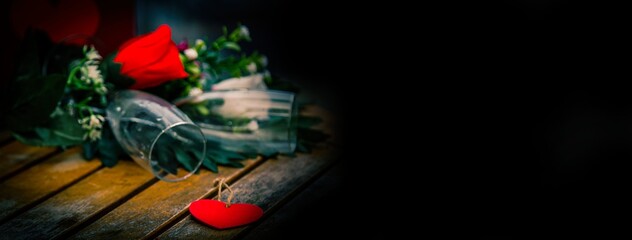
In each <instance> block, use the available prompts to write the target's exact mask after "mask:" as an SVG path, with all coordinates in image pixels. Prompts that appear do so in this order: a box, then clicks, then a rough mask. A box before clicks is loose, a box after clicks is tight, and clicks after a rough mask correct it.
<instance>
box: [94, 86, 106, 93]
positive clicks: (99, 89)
mask: <svg viewBox="0 0 632 240" xmlns="http://www.w3.org/2000/svg"><path fill="white" fill-rule="evenodd" d="M96 91H97V93H98V94H101V95H103V94H106V93H108V88H106V87H105V86H103V85H101V86H100V87H97V88H96Z"/></svg>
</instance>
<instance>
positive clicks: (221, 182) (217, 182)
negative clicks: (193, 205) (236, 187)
mask: <svg viewBox="0 0 632 240" xmlns="http://www.w3.org/2000/svg"><path fill="white" fill-rule="evenodd" d="M226 181H228V180H227V179H226V178H216V179H215V180H214V181H213V185H214V186H215V185H219V187H218V189H217V200H219V201H222V186H226V189H228V191H229V192H230V195H228V199H227V200H226V207H227V208H228V207H230V203H231V202H232V201H233V195H234V193H233V189H232V188H230V186H228V184H226Z"/></svg>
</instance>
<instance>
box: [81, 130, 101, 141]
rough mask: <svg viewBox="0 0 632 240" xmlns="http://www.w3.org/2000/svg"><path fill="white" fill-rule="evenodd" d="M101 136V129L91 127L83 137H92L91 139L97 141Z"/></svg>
mask: <svg viewBox="0 0 632 240" xmlns="http://www.w3.org/2000/svg"><path fill="white" fill-rule="evenodd" d="M100 138H101V129H90V131H88V132H87V133H85V134H84V135H83V139H84V140H85V139H90V140H91V141H96V140H98V139H100Z"/></svg>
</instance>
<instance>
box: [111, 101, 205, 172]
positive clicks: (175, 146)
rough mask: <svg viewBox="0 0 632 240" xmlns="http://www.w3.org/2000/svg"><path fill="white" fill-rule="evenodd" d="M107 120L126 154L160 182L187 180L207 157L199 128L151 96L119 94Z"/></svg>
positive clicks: (176, 109)
mask: <svg viewBox="0 0 632 240" xmlns="http://www.w3.org/2000/svg"><path fill="white" fill-rule="evenodd" d="M107 118H108V121H109V123H110V126H111V127H112V132H113V133H114V136H115V137H116V139H117V140H118V142H119V143H120V144H121V146H122V147H123V149H124V150H125V151H126V152H127V154H129V155H130V156H131V157H132V159H134V161H136V163H138V164H140V165H141V166H142V167H144V168H145V169H147V170H149V171H151V172H152V173H153V174H154V175H155V176H156V177H158V178H159V179H161V180H164V181H168V182H175V181H180V180H184V179H186V178H188V177H189V176H191V175H192V174H193V173H194V172H196V171H197V170H198V169H199V168H200V165H202V161H203V160H204V157H205V156H206V139H205V137H204V134H203V133H202V131H201V129H200V127H198V126H197V125H196V124H195V123H193V121H191V119H189V117H188V116H187V115H186V114H184V113H183V112H182V111H180V110H179V109H178V108H176V107H175V106H173V105H172V104H170V103H169V102H167V101H165V100H163V99H161V98H159V97H156V96H154V95H151V94H148V93H144V92H141V91H135V90H124V91H119V92H117V93H115V94H114V97H113V99H112V101H111V102H110V104H109V106H108V108H107Z"/></svg>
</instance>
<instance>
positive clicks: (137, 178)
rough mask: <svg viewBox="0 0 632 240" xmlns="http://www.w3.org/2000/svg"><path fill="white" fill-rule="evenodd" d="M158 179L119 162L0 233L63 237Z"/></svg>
mask: <svg viewBox="0 0 632 240" xmlns="http://www.w3.org/2000/svg"><path fill="white" fill-rule="evenodd" d="M154 179H155V180H154ZM156 181H158V179H157V178H154V176H153V175H152V174H151V173H150V172H149V171H147V170H145V169H143V168H141V167H140V166H139V165H138V164H136V163H134V162H131V161H120V162H119V163H118V164H117V165H116V166H115V167H113V168H102V169H100V170H99V171H97V172H95V173H94V174H92V175H90V176H89V177H87V178H85V179H83V180H81V181H79V182H78V183H76V184H74V185H73V186H71V187H69V188H68V189H66V190H64V191H62V192H60V193H59V194H57V195H55V196H53V197H51V198H49V199H48V200H46V201H44V202H42V203H41V204H38V205H37V206H35V207H34V208H32V209H30V210H28V211H26V212H24V213H22V214H20V215H18V216H17V217H15V218H13V219H11V220H10V221H8V222H6V223H4V224H3V225H0V234H1V235H2V238H7V239H43V238H51V237H62V236H63V235H65V233H67V232H72V231H73V230H74V229H76V228H77V227H79V226H81V225H82V224H83V223H84V222H85V221H89V220H90V219H92V218H95V217H97V216H98V215H99V213H100V212H102V211H107V210H110V209H111V208H113V207H114V206H115V205H117V203H119V204H120V203H122V201H124V200H125V199H127V198H129V197H130V196H129V195H130V194H134V193H135V192H136V191H137V190H138V189H144V188H145V187H146V186H148V185H149V184H152V183H155V182H156Z"/></svg>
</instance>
